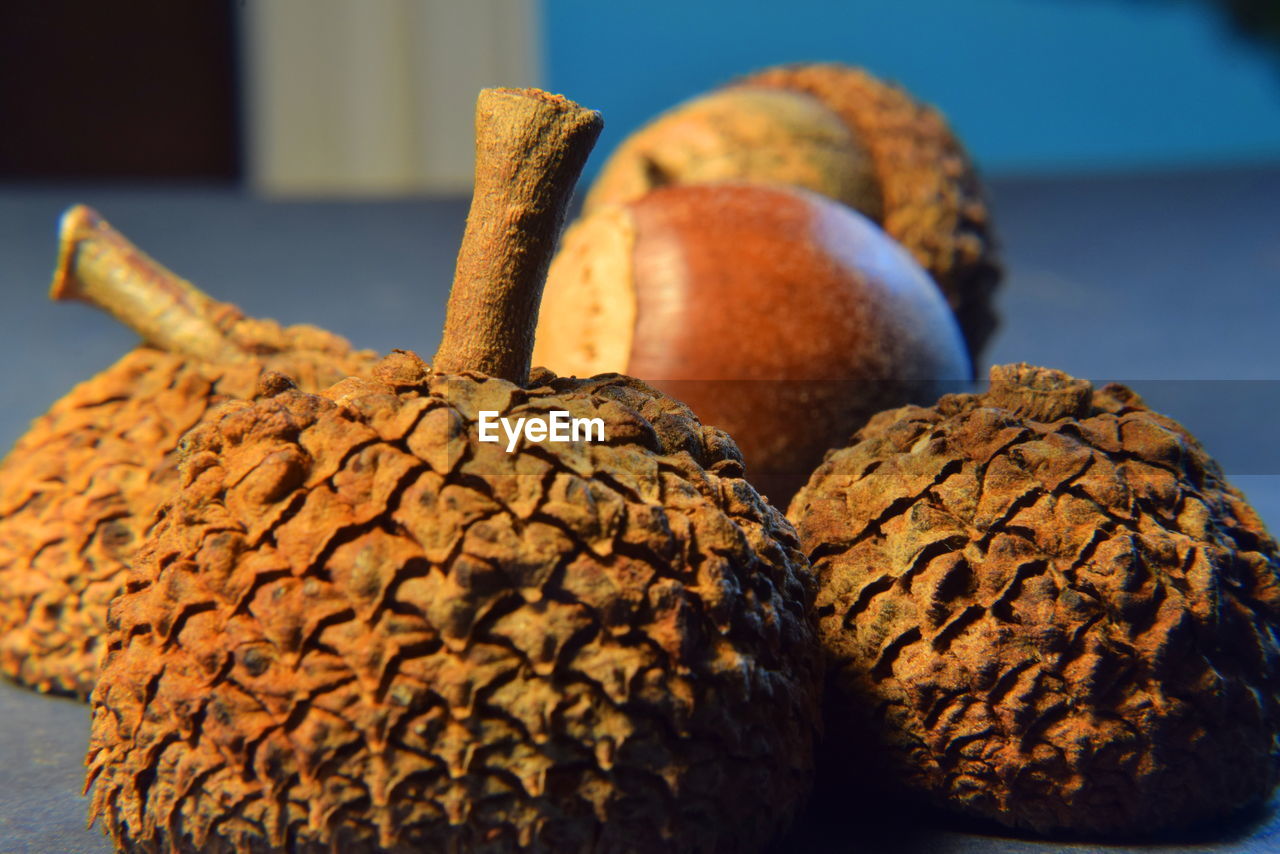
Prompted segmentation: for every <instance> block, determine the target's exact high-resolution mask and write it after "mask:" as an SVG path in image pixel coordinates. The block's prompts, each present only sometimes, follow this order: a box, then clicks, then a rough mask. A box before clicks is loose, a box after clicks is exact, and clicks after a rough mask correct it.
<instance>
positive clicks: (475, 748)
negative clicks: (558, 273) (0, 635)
mask: <svg viewBox="0 0 1280 854" xmlns="http://www.w3.org/2000/svg"><path fill="white" fill-rule="evenodd" d="M599 125H600V121H599V117H598V115H597V114H595V113H593V112H591V111H588V110H584V109H582V108H581V107H579V106H577V105H576V104H573V103H571V102H569V101H566V100H565V99H563V98H560V97H558V96H550V95H547V94H546V93H541V92H537V91H536V90H486V91H485V92H484V93H482V95H481V97H480V101H479V103H478V105H477V140H478V143H477V147H478V151H477V167H476V189H475V195H474V200H473V203H472V212H471V215H470V216H469V218H468V224H467V232H466V235H465V237H464V240H463V248H462V251H461V254H460V256H459V261H458V269H457V275H456V278H455V283H454V288H453V292H452V294H451V296H450V300H449V309H448V314H447V319H446V324H445V326H446V333H445V336H444V341H443V343H442V344H441V348H440V351H439V353H437V356H436V362H435V365H434V366H433V367H432V368H428V367H427V366H426V365H424V364H423V363H422V362H421V361H420V360H418V358H417V357H416V356H414V355H412V354H410V353H405V352H397V353H394V354H392V355H391V356H389V357H387V359H386V360H385V361H384V362H383V363H382V364H381V365H380V366H379V367H378V368H377V370H376V372H375V378H374V379H372V380H360V379H348V380H344V381H343V382H341V383H338V384H337V385H336V386H334V387H333V388H331V389H329V390H328V391H326V392H324V393H323V394H321V395H308V394H303V393H302V392H300V391H296V390H285V391H282V392H280V393H278V394H276V395H274V396H272V397H269V398H264V399H261V400H258V401H256V402H253V403H248V402H236V403H231V404H228V406H227V407H226V408H225V409H224V410H223V412H224V414H223V415H222V417H221V418H219V419H216V420H214V421H211V422H209V423H207V424H205V425H202V426H201V427H199V428H197V429H196V430H194V431H192V432H191V433H190V434H189V435H188V437H187V439H186V440H185V444H186V452H185V456H184V460H183V464H182V487H181V489H180V490H179V491H178V492H177V494H176V497H175V498H174V500H173V501H172V503H171V504H169V505H168V506H167V507H166V508H165V509H164V510H163V511H162V512H161V517H160V519H159V521H158V522H157V524H156V526H155V528H154V531H153V537H152V538H151V539H150V540H149V542H148V544H147V545H146V547H145V548H144V550H143V554H142V556H141V557H140V558H139V560H138V561H137V565H136V567H135V572H134V574H133V576H132V580H131V582H130V586H129V590H128V591H127V592H126V593H125V594H124V595H122V596H121V597H120V598H119V599H118V600H117V601H116V603H115V604H114V605H113V606H112V611H111V620H112V626H111V636H110V639H109V644H108V652H107V655H106V659H105V669H104V673H103V675H102V678H101V681H100V682H99V686H98V689H97V691H96V692H95V694H94V709H93V711H94V714H93V732H92V739H91V745H90V750H89V756H88V764H89V767H90V770H89V779H90V781H91V785H92V786H93V805H92V811H93V815H94V816H95V817H97V818H101V819H103V820H104V823H105V825H106V829H107V831H108V832H109V833H110V835H111V837H112V838H113V840H114V841H115V844H116V845H117V846H120V847H129V846H136V847H138V848H140V849H142V850H164V851H168V850H177V851H196V850H201V851H204V850H209V851H235V852H248V851H255V852H256V851H266V850H277V849H287V850H289V851H295V852H321V851H323V852H328V851H331V850H337V851H343V852H360V851H384V850H387V851H410V850H412V851H419V850H421V851H459V852H460V851H486V852H502V851H515V850H521V851H526V850H527V851H636V852H645V851H706V852H714V851H725V852H728V851H735V852H736V851H747V850H754V849H757V848H759V847H761V846H763V845H764V844H765V843H766V842H767V840H768V839H769V838H770V837H771V836H772V835H773V834H774V833H776V832H777V830H778V829H779V828H780V827H781V826H783V825H784V824H785V823H786V822H787V820H788V818H789V816H790V815H791V814H792V813H793V812H794V810H795V809H796V807H797V804H798V803H799V801H800V800H801V799H802V797H803V794H804V792H805V790H806V788H807V786H808V777H809V774H810V771H811V763H812V745H811V739H812V733H813V730H814V729H815V727H816V726H817V717H818V697H817V691H818V683H819V681H820V657H821V656H820V653H819V651H818V648H817V643H816V637H815V634H814V630H813V626H812V622H811V619H812V617H811V611H810V606H811V603H812V580H811V579H810V577H809V575H808V566H807V563H806V562H805V560H804V559H803V557H802V556H801V555H800V554H799V552H798V550H797V543H796V540H795V538H794V532H793V531H792V529H791V528H790V526H789V525H788V524H787V522H786V520H785V519H784V518H783V517H782V515H781V513H779V512H778V511H776V510H774V509H773V508H772V507H770V506H769V505H768V504H766V503H764V501H763V500H762V499H761V498H760V497H759V496H758V495H757V494H756V493H755V492H754V491H753V490H752V489H751V487H750V486H748V485H747V483H746V482H745V481H744V480H742V479H741V476H740V475H741V457H740V455H739V454H738V452H737V450H736V448H735V446H734V445H733V442H732V440H730V439H729V438H728V437H727V436H726V435H725V434H724V433H722V432H720V431H719V430H716V429H713V428H708V427H703V426H702V425H701V424H699V422H698V421H697V420H696V418H694V416H693V415H692V413H691V412H690V411H689V410H688V409H687V408H686V407H684V406H683V405H681V404H679V403H677V402H676V401H673V400H671V399H670V398H667V397H664V396H663V395H661V394H659V393H658V392H656V391H654V390H653V389H651V388H649V387H648V386H646V385H644V384H643V383H641V382H639V381H637V380H632V379H629V378H626V377H620V376H617V375H611V376H605V377H598V378H595V379H588V380H578V379H558V378H556V377H555V376H554V375H552V374H550V373H548V372H545V371H537V372H535V373H534V374H533V376H530V375H529V354H530V349H531V335H530V333H531V331H532V329H533V325H534V319H535V317H536V312H537V304H538V295H539V291H540V286H541V284H542V281H541V280H542V277H543V276H544V275H545V272H546V264H547V262H548V261H549V259H550V256H551V252H552V248H553V246H554V242H555V238H556V233H557V230H558V227H559V224H560V222H561V221H562V216H563V210H564V206H565V205H566V204H567V202H568V198H569V194H570V192H571V188H572V183H573V179H574V178H575V177H576V175H577V173H578V170H579V169H580V168H581V165H582V163H583V161H584V160H585V158H586V154H587V150H588V149H589V148H590V146H591V144H592V142H593V141H594V139H595V136H596V134H597V133H598V130H599ZM511 223H518V224H519V227H518V228H512V227H511ZM470 365H482V366H484V367H483V368H481V369H479V370H476V369H473V368H470V367H468V366H470ZM555 410H565V411H568V412H569V413H570V414H571V415H572V416H573V417H575V418H578V417H581V418H600V419H602V420H603V422H604V425H605V436H606V439H607V441H604V442H602V443H601V442H592V443H587V442H582V441H577V442H570V443H558V442H537V443H532V444H531V443H528V442H527V441H526V442H524V443H522V444H521V445H519V447H518V448H517V449H516V450H515V452H514V453H508V452H507V451H506V450H505V447H504V446H501V445H499V444H490V443H487V442H479V441H476V440H475V439H474V438H473V437H474V436H475V434H474V433H473V432H472V431H473V425H475V424H476V422H477V419H478V418H479V417H480V413H481V412H482V411H491V412H498V413H500V414H501V416H502V417H506V418H512V419H514V418H526V417H536V418H542V419H545V418H547V414H548V413H549V412H551V411H555ZM504 442H505V439H504Z"/></svg>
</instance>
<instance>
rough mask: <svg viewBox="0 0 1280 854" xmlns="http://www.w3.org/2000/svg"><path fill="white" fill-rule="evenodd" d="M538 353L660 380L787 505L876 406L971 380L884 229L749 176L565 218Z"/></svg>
mask: <svg viewBox="0 0 1280 854" xmlns="http://www.w3.org/2000/svg"><path fill="white" fill-rule="evenodd" d="M534 360H535V362H537V363H538V364H543V365H547V366H548V367H550V368H551V369H553V370H555V371H558V372H560V373H568V374H577V375H581V376H589V375H591V374H595V373H600V372H602V371H619V372H622V373H626V374H630V375H633V376H637V377H640V378H641V379H643V380H645V381H647V382H652V383H654V384H655V385H657V386H658V387H659V388H661V389H663V390H664V391H666V392H667V393H668V394H671V395H672V396H674V397H677V398H679V399H680V400H682V401H684V402H685V403H687V404H689V406H690V407H692V408H693V411H694V412H696V413H697V414H698V417H699V418H701V419H702V420H703V421H704V422H706V423H709V424H714V425H716V426H717V427H720V428H723V429H724V430H726V431H727V432H728V433H729V434H730V435H732V436H733V437H734V439H735V440H736V441H737V442H738V444H739V446H740V447H741V448H742V453H743V456H744V458H745V459H746V463H747V472H748V477H749V479H750V480H751V482H752V484H753V485H755V486H756V488H757V489H759V490H760V491H761V492H763V493H765V494H767V495H768V496H769V497H770V499H771V500H772V501H773V502H774V503H775V504H779V505H783V504H784V503H785V501H786V500H788V499H789V498H790V497H791V495H792V493H794V491H795V490H796V489H797V488H798V487H799V486H800V485H801V484H803V483H804V481H805V479H806V478H808V476H809V474H810V473H811V472H812V471H813V469H814V467H815V466H817V465H818V463H819V462H821V460H822V455H823V454H824V453H825V452H826V451H827V450H828V449H829V448H831V447H834V446H837V445H840V444H842V443H844V442H845V441H847V440H848V438H849V436H851V435H852V434H853V432H854V431H855V430H856V429H857V428H858V427H860V426H862V424H863V422H865V421H866V419H867V418H869V417H870V416H871V415H872V414H874V413H876V412H878V411H880V410H882V409H886V408H888V407H891V406H900V405H902V404H904V403H907V402H908V401H925V400H936V399H937V397H938V396H939V395H940V394H942V393H944V392H945V391H949V390H954V388H955V386H956V384H957V383H959V382H962V381H964V380H966V379H967V378H968V377H969V376H970V374H971V368H970V366H969V360H968V358H967V356H966V355H965V351H964V344H963V342H962V341H961V337H960V332H959V330H958V329H957V328H956V324H955V319H954V318H953V317H952V316H951V313H950V312H949V311H947V307H946V305H945V304H944V302H943V301H942V298H941V297H940V296H939V294H938V291H937V288H935V287H934V285H933V283H932V282H931V281H929V277H928V276H927V275H926V274H925V272H924V271H923V270H921V269H920V267H919V266H918V265H917V264H916V263H915V262H914V261H913V260H912V259H911V256H910V255H908V254H907V253H906V252H905V251H904V250H903V249H902V248H901V247H900V246H898V245H897V244H895V243H894V242H893V241H892V240H891V239H889V238H888V237H886V236H885V234H884V232H882V231H881V230H880V229H879V228H877V227H876V226H875V225H874V224H872V223H871V222H870V221H869V220H867V219H866V218H865V217H863V216H862V215H860V214H858V213H856V212H854V211H852V210H850V209H849V208H847V207H845V206H843V205H840V204H837V203H835V202H832V201H830V200H828V199H826V198H824V197H822V196H819V195H817V194H815V193H810V192H807V191H803V190H797V189H794V188H787V187H764V186H758V185H749V184H717V185H687V186H679V187H665V188H662V189H659V190H655V191H654V192H652V193H650V194H648V195H646V196H644V197H643V198H641V199H637V200H635V201H632V202H628V203H626V204H623V205H614V206H611V207H605V208H601V209H599V210H597V211H596V212H595V213H593V214H591V215H590V216H587V217H585V218H584V219H582V220H580V221H579V222H577V223H575V224H574V225H573V226H572V227H570V228H569V230H568V231H567V232H566V233H565V237H564V241H563V242H562V246H561V249H560V252H559V254H558V255H557V256H556V258H555V260H553V261H552V264H551V272H550V274H549V276H548V279H547V289H546V295H545V296H544V298H543V302H542V311H541V315H540V320H539V330H538V339H537V345H536V346H535V348H534Z"/></svg>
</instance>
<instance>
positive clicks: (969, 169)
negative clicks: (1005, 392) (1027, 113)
mask: <svg viewBox="0 0 1280 854" xmlns="http://www.w3.org/2000/svg"><path fill="white" fill-rule="evenodd" d="M734 85H741V86H764V87H773V88H779V89H786V90H791V91H796V92H805V93H808V94H810V95H813V96H814V97H816V98H818V99H819V100H820V101H822V102H823V103H824V104H826V105H827V106H828V107H830V108H831V109H832V110H834V111H835V112H836V113H838V114H839V115H840V117H841V118H843V119H844V121H845V122H846V123H847V124H848V125H849V127H850V128H851V129H852V130H853V132H854V134H855V135H856V137H857V138H858V140H859V141H860V142H861V144H862V145H863V146H864V147H865V148H866V151H867V154H868V155H869V157H870V158H871V161H872V163H873V167H874V173H875V175H876V176H877V177H878V179H879V182H880V197H881V208H882V210H881V212H880V217H879V220H878V221H879V223H880V225H881V226H882V227H883V228H884V230H885V231H886V232H888V234H889V236H890V237H892V238H894V239H895V240H897V241H898V242H899V243H901V244H902V245H903V246H905V247H906V248H907V250H908V251H909V252H910V253H911V254H912V255H913V256H915V259H916V260H917V261H918V262H920V266H922V267H924V268H925V269H926V270H928V271H929V273H930V274H931V275H932V276H933V278H934V280H935V281H936V282H937V283H938V286H939V287H940V288H941V289H942V292H943V293H944V294H945V295H946V297H947V302H948V303H949V304H950V305H951V309H952V311H954V312H955V314H956V319H957V320H958V321H959V323H960V328H961V329H962V330H963V331H964V335H965V340H966V341H967V342H968V344H969V353H970V356H972V357H974V361H975V362H976V361H978V359H977V356H978V355H979V354H981V352H982V349H983V347H984V346H986V342H987V339H989V338H990V337H991V333H992V332H993V331H995V328H996V326H997V322H998V321H997V317H996V313H995V307H994V305H993V303H992V296H993V294H994V292H995V289H996V286H997V284H998V283H999V280H1000V267H999V263H998V261H997V258H996V246H995V239H994V236H993V232H992V226H991V222H990V214H989V211H988V208H987V204H986V201H985V200H984V198H983V191H982V186H981V184H980V183H979V181H978V177H977V175H976V173H975V172H974V169H973V166H972V164H971V163H970V162H969V158H968V155H967V154H966V153H965V151H964V148H963V147H962V146H961V144H960V142H959V140H957V139H956V137H955V135H954V134H952V132H951V129H950V128H949V127H948V126H947V123H946V120H945V119H944V118H943V116H942V114H941V113H939V112H938V111H937V110H935V109H934V108H932V107H930V106H928V105H926V104H922V103H920V102H919V101H917V100H916V99H915V98H913V97H912V96H911V95H910V94H909V93H907V92H906V91H905V90H904V89H902V88H900V87H898V86H894V85H892V84H889V83H886V82H884V81H881V80H878V79H876V78H875V77H873V76H872V75H870V74H868V73H866V72H865V71H862V70H861V69H858V68H851V67H849V66H844V65H837V64H828V65H794V66H780V67H777V68H771V69H767V70H765V71H762V72H759V73H757V74H752V75H750V76H748V77H744V78H742V79H741V80H739V81H737V83H735V84H734Z"/></svg>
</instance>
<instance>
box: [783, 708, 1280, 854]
mask: <svg viewBox="0 0 1280 854" xmlns="http://www.w3.org/2000/svg"><path fill="white" fill-rule="evenodd" d="M827 690H828V691H831V690H832V688H831V686H830V685H828V689H827ZM866 702H868V703H870V698H867V700H866ZM856 729H858V730H860V731H862V732H863V733H868V732H874V731H875V727H874V725H873V724H871V723H869V722H866V721H864V722H863V725H862V726H858V727H856ZM832 735H834V734H833V733H830V732H829V733H828V738H827V739H826V740H825V741H820V742H819V744H818V748H817V750H816V756H817V770H816V775H815V782H814V787H813V792H812V795H811V796H810V798H809V802H808V803H807V805H806V806H805V808H804V809H803V810H802V811H801V812H800V814H799V815H798V816H797V817H796V818H795V820H794V821H793V822H792V825H791V827H790V828H789V829H788V830H787V832H786V833H785V834H783V835H782V836H781V837H779V839H777V840H776V841H775V842H774V843H773V844H772V845H770V846H769V847H768V848H767V849H766V854H880V853H881V852H884V854H1050V852H1082V854H1083V852H1097V853H1098V854H1126V852H1127V854H1157V852H1160V854H1192V852H1201V851H1203V852H1205V854H1209V852H1216V851H1222V852H1223V854H1226V852H1233V854H1246V852H1249V854H1251V853H1252V852H1255V851H1256V852H1258V854H1261V852H1263V851H1272V850H1276V851H1280V788H1278V789H1277V790H1276V791H1273V792H1272V793H1271V795H1270V797H1268V798H1267V799H1266V800H1264V801H1263V802H1261V803H1257V804H1253V805H1251V806H1247V807H1244V808H1241V809H1239V810H1237V811H1236V812H1234V813H1232V814H1231V815H1230V816H1226V817H1223V818H1218V819H1213V820H1208V821H1204V822H1200V823H1197V824H1193V825H1190V826H1187V827H1182V828H1177V829H1174V830H1164V831H1160V832H1154V833H1151V834H1149V835H1143V836H1133V835H1128V836H1123V837H1116V836H1111V837H1107V836H1099V835H1097V834H1092V835H1085V834H1079V835H1069V834H1054V835H1052V836H1045V835H1041V834H1036V833H1034V832H1032V831H1029V830H1019V829H1014V828H1009V827H1006V826H1004V825H1002V824H999V823H997V822H995V821H992V820H989V819H983V818H977V817H974V816H969V815H965V814H962V813H958V812H950V811H947V810H944V809H940V808H938V807H935V806H932V805H929V804H926V803H922V802H921V801H918V800H914V799H912V798H911V797H910V796H909V795H908V794H906V793H904V792H902V791H900V790H898V789H896V788H895V787H894V786H893V785H892V783H891V780H892V776H891V774H890V772H889V771H888V770H886V768H885V766H884V764H883V763H881V762H879V761H878V760H877V759H875V758H874V757H876V756H877V755H883V753H882V750H883V746H882V745H880V744H878V743H876V742H875V741H860V742H859V743H857V744H848V743H843V742H842V741H841V739H839V738H838V737H830V736H832ZM1272 842H1273V843H1274V846H1275V847H1274V848H1273V847H1269V843H1272Z"/></svg>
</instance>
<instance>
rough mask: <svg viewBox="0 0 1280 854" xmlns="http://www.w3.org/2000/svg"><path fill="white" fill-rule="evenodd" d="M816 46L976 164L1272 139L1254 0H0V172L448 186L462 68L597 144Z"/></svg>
mask: <svg viewBox="0 0 1280 854" xmlns="http://www.w3.org/2000/svg"><path fill="white" fill-rule="evenodd" d="M1268 49H1270V52H1268ZM815 60H839V61H845V62H850V63H855V64H860V65H863V66H866V67H867V68H869V69H870V70H872V71H873V72H874V73H876V74H878V75H880V76H882V77H886V78H889V79H892V80H896V81H898V82H899V83H901V84H903V85H904V86H906V87H907V88H908V89H909V90H911V91H912V92H914V93H915V94H916V95H917V96H919V97H920V98H922V99H924V100H926V101H929V102H931V103H934V104H937V105H939V106H940V107H942V109H943V110H944V111H945V112H946V114H947V115H948V117H949V118H950V119H951V122H952V124H953V126H954V127H955V129H956V130H957V131H958V132H959V134H960V136H961V137H962V138H963V139H964V140H965V141H966V142H967V143H968V145H969V148H970V151H971V153H972V154H973V155H974V157H975V158H976V160H977V161H978V163H979V164H980V165H981V166H982V167H983V168H984V170H985V171H986V172H987V174H988V175H990V176H992V177H998V176H1005V175H1030V174H1043V173H1051V174H1062V173H1067V172H1071V173H1080V172H1087V173H1096V172H1100V171H1111V172H1114V171H1119V170H1140V171H1150V170H1153V169H1163V168H1187V167H1209V166H1223V165H1233V164H1234V165H1239V164H1259V163H1263V164H1265V163H1272V162H1274V161H1275V159H1276V157H1277V152H1280V97H1278V87H1280V4H1277V3H1275V2H1274V0H968V1H967V2H965V3H955V2H951V0H897V2H894V3H882V2H881V3H878V2H866V0H862V2H858V0H854V2H849V0H788V2H784V3H774V2H731V0H703V2H697V3H691V2H687V0H648V2H645V3H643V4H641V3H598V2H593V0H468V2H466V3H459V2H454V0H371V2H361V3H357V2H351V0H192V2H183V3H167V2H163V0H133V2H130V3H101V2H91V0H43V2H39V3H35V2H17V3H6V4H3V7H2V8H0V111H2V112H0V114H2V115H4V117H5V119H4V122H5V133H4V135H3V138H2V139H0V177H3V178H5V179H10V180H15V179H16V180H48V179H95V178H96V179H131V180H138V179H146V180H152V181H155V180H161V179H170V180H172V179H199V180H207V181H217V182H226V183H229V184H236V185H241V186H247V187H250V188H252V189H254V190H255V191H260V192H265V193H273V194H284V195H311V196H322V195H323V196H335V195H361V196H371V195H392V196H396V195H399V196H402V195H406V194H421V193H459V192H465V191H466V190H467V188H468V187H469V185H470V179H471V172H470V170H471V162H470V156H471V136H470V111H471V105H472V102H473V99H474V96H475V91H476V90H477V89H478V88H480V87H482V86H486V85H498V84H502V85H539V86H543V87H545V88H550V89H553V90H555V91H561V92H565V93H568V94H569V95H570V96H571V97H573V98H575V99H576V100H579V101H581V102H582V103H585V104H589V105H591V106H593V107H595V108H597V109H600V110H602V111H603V112H604V113H605V115H606V119H607V123H608V126H607V130H606V132H605V136H604V138H603V139H602V141H601V144H600V149H599V154H598V155H597V157H596V162H597V163H598V162H599V160H600V159H601V157H600V155H602V154H604V153H606V152H607V150H608V149H610V148H612V147H613V146H614V145H616V144H617V143H618V141H619V140H621V139H622V138H623V137H624V136H625V135H626V134H627V133H629V132H630V131H632V130H634V129H635V128H636V127H637V126H639V125H640V124H641V123H642V122H644V121H645V120H647V119H648V118H650V117H651V116H653V115H654V114H655V113H657V112H659V111H661V110H663V109H665V108H667V107H669V106H671V105H672V104H674V103H676V102H677V101H679V100H681V99H684V98H687V97H689V96H692V95H694V94H697V93H699V92H702V91H704V90H706V89H708V88H710V87H712V86H715V85H717V84H720V83H723V82H725V81H726V80H729V79H731V78H733V77H735V76H737V75H741V74H743V73H746V72H747V71H750V70H752V69H756V68H759V67H761V66H764V65H772V64H776V63H781V62H794V61H815Z"/></svg>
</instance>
